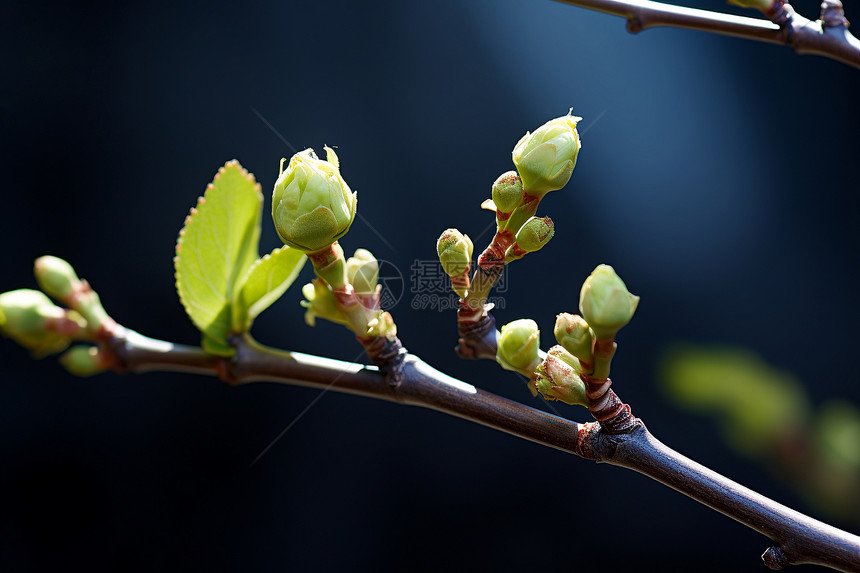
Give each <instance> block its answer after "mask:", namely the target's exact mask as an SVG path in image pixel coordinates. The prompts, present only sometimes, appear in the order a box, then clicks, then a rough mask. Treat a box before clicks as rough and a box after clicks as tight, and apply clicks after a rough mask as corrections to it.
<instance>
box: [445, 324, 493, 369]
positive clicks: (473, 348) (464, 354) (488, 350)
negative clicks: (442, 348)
mask: <svg viewBox="0 0 860 573" xmlns="http://www.w3.org/2000/svg"><path fill="white" fill-rule="evenodd" d="M457 331H458V333H459V334H460V339H459V341H458V342H459V344H457V347H456V348H455V350H456V351H457V356H459V357H460V358H465V359H470V360H474V359H479V358H488V359H491V360H495V359H496V319H495V318H493V315H491V314H485V315H484V316H482V317H481V318H479V319H478V320H476V321H475V322H461V321H458V322H457Z"/></svg>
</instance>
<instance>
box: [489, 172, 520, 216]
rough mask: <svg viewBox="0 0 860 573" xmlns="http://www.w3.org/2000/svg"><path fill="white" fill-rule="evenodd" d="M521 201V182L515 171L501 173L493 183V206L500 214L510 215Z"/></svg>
mask: <svg viewBox="0 0 860 573" xmlns="http://www.w3.org/2000/svg"><path fill="white" fill-rule="evenodd" d="M522 200H523V181H522V179H520V176H519V175H517V172H516V171H508V172H507V173H503V174H502V175H500V176H499V178H498V179H496V182H495V183H493V204H494V205H495V208H496V210H497V211H498V212H500V213H511V212H513V210H514V209H516V208H517V207H519V205H520V203H521V202H522Z"/></svg>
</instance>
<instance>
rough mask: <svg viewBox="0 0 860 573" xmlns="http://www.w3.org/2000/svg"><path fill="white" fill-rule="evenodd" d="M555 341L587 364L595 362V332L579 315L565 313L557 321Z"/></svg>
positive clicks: (554, 332)
mask: <svg viewBox="0 0 860 573" xmlns="http://www.w3.org/2000/svg"><path fill="white" fill-rule="evenodd" d="M553 334H555V339H556V340H557V341H558V343H559V344H560V345H562V346H563V347H564V349H565V350H567V351H568V352H570V353H571V354H572V355H573V356H575V357H576V358H578V359H579V360H582V361H583V362H585V363H587V364H592V363H593V362H594V356H593V354H594V332H592V331H591V328H590V327H589V326H588V323H587V322H585V319H584V318H582V317H581V316H579V315H578V314H569V313H567V312H563V313H561V314H559V315H558V317H557V318H556V319H555V330H554V331H553Z"/></svg>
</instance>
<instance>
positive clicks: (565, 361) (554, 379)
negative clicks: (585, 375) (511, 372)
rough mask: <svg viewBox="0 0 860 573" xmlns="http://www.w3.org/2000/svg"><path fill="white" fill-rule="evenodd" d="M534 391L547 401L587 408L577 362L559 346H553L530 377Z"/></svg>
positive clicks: (583, 383) (584, 390)
mask: <svg viewBox="0 0 860 573" xmlns="http://www.w3.org/2000/svg"><path fill="white" fill-rule="evenodd" d="M531 383H532V384H533V385H534V387H535V389H536V390H537V391H538V392H540V393H541V395H542V396H543V397H544V398H546V399H547V400H550V401H551V400H560V401H562V402H564V403H565V404H571V405H574V404H579V405H581V406H588V397H587V396H586V394H585V392H586V388H585V382H583V381H582V378H580V370H579V361H578V360H577V359H576V357H574V356H573V355H572V354H570V353H569V352H568V351H567V350H565V349H564V348H562V347H561V346H553V347H552V348H550V349H549V351H548V352H547V355H546V358H545V359H544V360H543V362H541V363H540V365H539V366H538V367H537V369H536V370H535V373H534V374H533V375H532V377H531Z"/></svg>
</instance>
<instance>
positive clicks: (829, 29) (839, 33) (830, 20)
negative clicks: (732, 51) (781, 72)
mask: <svg viewBox="0 0 860 573" xmlns="http://www.w3.org/2000/svg"><path fill="white" fill-rule="evenodd" d="M556 2H562V3H564V4H570V5H572V6H579V7H581V8H588V9H591V10H597V11H598V12H603V13H605V14H611V15H613V16H621V17H622V18H625V19H626V20H627V30H628V31H629V32H631V33H633V34H635V33H637V32H640V31H642V30H647V29H648V28H656V27H658V26H669V27H673V28H685V29H688V30H699V31H702V32H712V33H715V34H724V35H727V36H735V37H738V38H747V39H750V40H758V41H760V42H769V43H772V44H783V45H787V46H791V47H792V48H794V51H795V52H797V53H798V54H816V55H819V56H826V57H829V58H833V59H834V60H837V61H840V62H842V63H845V64H848V65H850V66H854V67H856V68H860V40H858V39H857V38H856V37H854V36H853V35H852V34H851V33H850V32H849V31H848V29H847V28H848V27H847V21H846V20H845V19H844V16H842V5H841V3H840V2H834V1H832V0H830V1H828V2H825V3H824V4H823V5H822V17H821V19H820V20H816V21H811V20H809V19H807V18H804V17H803V16H801V15H800V14H798V13H796V12H795V11H794V10H793V9H792V8H791V6H789V5H786V6H785V9H786V16H787V17H786V18H785V19H784V21H783V22H782V23H781V24H775V23H773V22H770V21H768V20H763V19H761V18H748V17H745V16H735V15H732V14H723V13H719V12H710V11H707V10H698V9H695V8H686V7H683V6H673V5H671V4H663V3H661V2H651V1H650V0H556Z"/></svg>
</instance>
